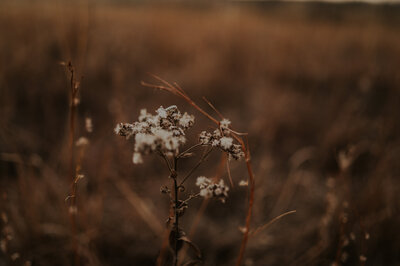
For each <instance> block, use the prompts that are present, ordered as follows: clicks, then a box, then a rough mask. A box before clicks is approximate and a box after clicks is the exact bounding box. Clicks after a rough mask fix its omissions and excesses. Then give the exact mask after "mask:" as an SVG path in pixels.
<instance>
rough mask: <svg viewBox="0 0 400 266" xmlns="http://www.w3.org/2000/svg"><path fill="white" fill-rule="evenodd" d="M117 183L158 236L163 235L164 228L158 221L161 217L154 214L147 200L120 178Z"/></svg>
mask: <svg viewBox="0 0 400 266" xmlns="http://www.w3.org/2000/svg"><path fill="white" fill-rule="evenodd" d="M115 185H116V187H117V188H118V190H119V191H120V192H121V193H122V195H124V196H125V198H126V199H127V200H128V202H129V203H130V204H131V205H132V207H133V208H135V210H136V212H137V213H138V214H139V215H140V217H141V218H142V219H143V221H145V222H146V223H147V225H148V226H149V227H150V229H151V230H152V231H153V233H154V234H155V235H156V236H160V235H162V234H163V232H164V228H163V226H162V225H161V224H160V223H159V222H158V220H159V219H158V218H157V217H156V216H155V215H154V214H153V212H152V211H151V210H150V208H149V206H148V205H147V204H146V202H145V201H144V200H142V199H141V198H140V197H139V195H137V194H136V193H135V192H134V191H133V190H132V189H130V188H129V186H128V184H127V183H126V182H125V181H123V180H119V181H118V182H116V184H115Z"/></svg>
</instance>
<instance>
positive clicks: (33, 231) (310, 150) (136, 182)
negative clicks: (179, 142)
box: [0, 1, 400, 265]
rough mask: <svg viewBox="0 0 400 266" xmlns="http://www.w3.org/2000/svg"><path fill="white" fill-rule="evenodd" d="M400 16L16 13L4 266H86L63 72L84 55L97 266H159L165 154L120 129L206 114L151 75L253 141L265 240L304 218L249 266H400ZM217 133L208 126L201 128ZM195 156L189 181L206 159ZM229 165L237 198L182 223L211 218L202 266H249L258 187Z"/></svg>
mask: <svg viewBox="0 0 400 266" xmlns="http://www.w3.org/2000/svg"><path fill="white" fill-rule="evenodd" d="M399 17H400V16H399V7H397V6H390V7H385V6H368V5H317V4H309V5H303V4H286V5H285V4H278V3H272V4H265V5H258V6H254V5H243V4H226V3H224V4H222V3H220V4H215V5H214V4H199V5H183V4H178V3H175V4H159V3H153V4H135V5H127V4H120V5H111V4H107V3H105V4H100V3H93V2H90V3H89V4H87V3H86V4H85V3H83V2H79V3H78V2H71V4H69V5H68V6H66V5H64V4H61V3H58V4H45V3H39V2H32V3H24V4H16V3H11V1H10V2H9V1H2V2H1V3H0V36H1V38H0V158H1V160H0V193H1V195H7V199H5V198H4V197H3V198H2V200H1V201H0V213H5V214H7V217H8V222H7V224H6V223H4V222H3V221H2V222H1V223H0V227H1V230H2V231H1V233H0V240H1V239H3V238H4V237H5V234H4V230H5V229H4V228H7V229H6V230H5V231H7V232H10V230H12V235H13V239H12V240H10V241H8V253H7V254H8V255H7V256H8V257H7V258H4V256H0V264H6V265H7V264H11V263H14V264H16V265H23V263H25V261H31V262H32V264H33V265H35V264H36V265H70V262H71V259H72V257H71V251H72V250H73V247H72V246H71V241H70V239H71V235H70V230H69V226H70V225H69V219H68V214H67V213H66V212H65V209H66V206H65V201H64V200H65V197H66V196H68V194H69V193H70V192H69V185H70V181H71V180H65V176H66V175H68V171H69V167H70V166H69V159H68V158H69V140H68V134H67V132H68V131H69V130H68V127H69V126H68V110H69V106H68V104H69V98H68V95H69V84H68V82H67V81H66V78H65V73H64V69H63V68H62V67H61V66H59V62H60V61H68V60H71V61H72V62H74V65H75V66H76V71H77V73H79V74H82V75H83V79H82V84H81V86H82V88H84V89H83V90H82V93H81V104H80V105H79V108H78V110H77V116H76V136H81V135H83V131H84V118H85V117H86V116H88V115H89V116H91V117H92V119H93V124H94V131H93V133H92V134H91V137H90V145H89V146H88V147H87V150H86V153H85V156H84V158H83V161H82V169H81V171H82V173H84V174H85V178H84V179H82V180H80V181H79V185H78V188H77V193H78V195H79V201H78V202H77V205H78V210H79V215H77V221H76V222H77V228H78V232H77V240H78V244H79V249H78V250H79V254H80V258H81V262H82V265H132V264H135V265H154V264H155V263H156V260H157V257H158V255H159V252H160V249H161V246H162V242H163V235H162V233H161V234H159V235H157V234H155V233H154V230H159V223H160V221H161V222H162V221H163V219H164V218H165V217H167V216H168V207H169V206H168V204H167V203H165V198H163V197H162V196H161V195H159V187H160V186H161V185H164V176H165V175H166V174H167V173H166V172H165V169H164V168H163V167H161V166H159V165H161V163H160V162H159V161H157V160H156V159H154V158H153V159H152V158H150V157H149V158H148V160H147V158H146V164H144V165H142V166H133V165H132V163H131V150H130V149H129V148H127V146H126V142H125V141H124V140H122V139H119V138H117V137H115V136H114V134H113V128H114V126H115V123H116V122H120V121H127V122H131V121H134V120H135V118H136V117H137V114H138V111H139V110H140V109H141V108H144V107H145V108H148V109H149V110H152V109H154V108H155V107H158V106H160V105H164V106H167V105H168V104H177V105H178V106H179V108H180V109H181V110H187V111H189V110H190V108H191V106H190V105H189V104H188V103H186V102H185V101H184V100H178V99H177V98H176V97H174V96H172V95H169V94H166V93H162V92H159V91H156V90H152V89H149V88H144V87H143V86H141V85H140V81H142V80H144V81H149V80H151V79H150V78H149V76H148V74H147V73H156V74H157V75H158V76H160V77H163V78H164V79H165V80H168V81H177V83H179V85H180V86H182V88H184V89H185V91H186V92H187V93H188V94H189V95H190V97H191V98H192V99H194V100H196V102H197V103H199V107H200V108H202V109H204V110H207V112H208V113H212V112H213V111H212V110H211V109H208V108H209V107H208V106H207V104H206V103H204V104H200V103H201V100H200V101H199V100H197V99H201V98H202V97H203V96H205V97H206V98H207V99H209V100H210V102H212V103H213V105H214V106H216V107H217V109H218V110H219V111H220V112H221V113H222V114H223V115H224V116H226V117H228V118H230V119H231V120H232V122H233V125H234V126H235V129H237V130H239V131H246V132H248V133H249V136H250V137H249V139H248V141H249V144H248V146H249V147H250V149H251V155H252V157H251V160H252V161H251V163H252V167H253V170H254V176H255V179H256V186H255V187H254V205H253V212H252V221H251V224H250V225H249V226H250V228H253V229H254V228H258V227H259V226H262V225H265V224H267V223H268V222H269V221H272V220H273V219H274V217H277V216H279V215H280V214H282V213H285V212H287V211H291V210H296V214H293V215H288V216H286V217H284V218H283V219H280V220H279V221H277V222H276V223H274V225H273V226H270V227H268V228H266V229H265V230H263V231H261V232H259V233H258V234H257V235H256V236H255V237H250V238H249V241H248V243H247V247H246V252H245V254H244V256H243V265H251V264H252V263H253V265H305V264H307V265H321V264H322V265H328V264H329V265H330V264H331V263H332V262H335V261H338V262H340V263H341V264H343V265H354V264H355V265H357V264H362V263H363V262H362V261H360V256H365V257H366V258H367V261H366V264H371V265H396V264H398V262H399V261H400V258H399V255H398V250H399V249H400V238H399V237H398V236H397V235H398V234H397V231H398V229H397V227H398V224H399V222H400V218H399V215H398V213H399V212H398V210H399V209H400V205H399V202H400V201H399V200H398V195H399V193H400V183H399V179H398V175H399V174H400V169H399V165H398V158H399V156H400V149H399V147H400V139H399V136H400V134H399V133H400V124H399V121H400V116H399V112H398V103H399V102H400V93H399V88H400V74H399V69H400V66H399V62H400V35H399V34H398V27H399V25H400V22H399ZM208 110H210V111H208ZM212 123H213V122H211V124H212ZM209 125H210V121H209V120H208V119H207V118H206V117H204V118H200V117H199V118H198V119H197V120H196V126H195V128H193V130H192V132H197V131H198V130H197V129H200V128H207V126H209ZM190 134H192V133H189V135H190ZM190 138H196V136H195V134H194V133H193V135H192V136H190ZM185 160H186V159H185ZM187 160H188V161H187V164H188V166H187V168H184V169H182V171H185V172H186V171H188V170H190V168H191V167H192V166H193V165H195V164H196V163H197V161H196V160H195V159H187ZM343 160H344V161H343ZM218 161H219V157H215V156H213V155H211V157H210V158H209V159H208V161H207V163H212V162H218ZM346 162H347V165H348V166H347V167H345V168H343V165H344V164H345V165H346ZM230 167H231V175H232V179H233V182H234V184H235V187H234V188H232V189H231V191H230V197H229V199H228V201H227V202H226V204H225V205H221V204H219V203H213V202H210V203H208V204H207V207H206V208H205V209H204V211H203V215H200V216H197V214H196V211H195V210H196V209H200V208H201V205H202V203H201V202H200V201H193V202H191V204H193V206H191V209H192V210H193V211H189V213H187V214H186V215H185V217H184V218H183V219H184V221H183V222H182V225H184V226H185V227H186V226H187V228H185V229H187V230H189V228H190V226H191V225H192V224H193V223H195V222H196V223H197V229H196V230H195V232H194V233H193V235H192V236H191V239H192V240H193V242H194V243H196V244H197V245H198V246H199V247H200V249H201V251H202V253H203V254H204V258H203V260H204V265H233V264H235V263H236V262H237V256H238V254H239V250H240V243H242V240H243V239H242V238H243V234H242V233H241V232H240V230H238V227H239V226H243V221H245V220H246V212H247V209H248V203H249V202H246V203H244V202H243V198H245V197H246V196H247V194H246V193H248V191H247V189H245V188H243V187H239V186H237V185H236V184H237V183H238V181H240V180H242V179H245V176H246V175H247V169H246V167H245V166H244V165H242V164H240V163H239V164H236V163H233V164H231V166H230ZM198 171H199V172H202V173H204V175H209V176H212V175H213V174H214V173H215V168H213V167H206V166H200V167H199V169H198ZM222 177H223V178H226V179H227V178H228V174H227V173H225V174H224V175H223V176H222ZM250 184H251V183H250ZM126 187H128V188H129V190H128V189H126ZM194 189H195V187H187V190H188V191H191V190H194ZM131 192H132V193H133V194H132V193H131ZM132 195H134V196H132ZM138 199H140V200H138ZM135 202H137V204H140V205H135ZM139 206H142V207H139ZM143 206H144V209H143ZM247 217H248V216H247ZM153 220H154V221H153ZM249 223H250V222H249ZM10 228H11V229H10ZM152 228H153V229H152ZM155 228H158V229H155ZM365 233H368V235H369V238H368V239H366V238H365ZM15 252H18V254H20V257H19V258H18V259H16V261H12V260H11V257H10V255H12V254H14V253H15ZM188 252H191V251H190V250H188ZM167 253H168V252H167ZM189 255H190V254H189ZM3 258H4V259H3ZM362 258H363V257H362ZM166 261H167V262H166V264H168V263H171V261H172V257H171V256H170V255H167V254H166Z"/></svg>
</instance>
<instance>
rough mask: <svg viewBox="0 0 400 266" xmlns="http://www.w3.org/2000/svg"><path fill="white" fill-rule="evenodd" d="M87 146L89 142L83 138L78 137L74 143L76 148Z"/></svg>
mask: <svg viewBox="0 0 400 266" xmlns="http://www.w3.org/2000/svg"><path fill="white" fill-rule="evenodd" d="M88 144H89V140H88V139H87V138H85V137H80V138H79V139H78V140H77V141H76V142H75V145H76V146H78V147H82V146H86V145H88Z"/></svg>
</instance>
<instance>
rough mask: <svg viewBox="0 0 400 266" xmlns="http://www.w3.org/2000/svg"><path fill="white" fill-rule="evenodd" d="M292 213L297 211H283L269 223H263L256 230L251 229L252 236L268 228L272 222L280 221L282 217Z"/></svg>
mask: <svg viewBox="0 0 400 266" xmlns="http://www.w3.org/2000/svg"><path fill="white" fill-rule="evenodd" d="M292 213H296V210H293V211H288V212H285V213H282V214H281V215H278V216H277V217H275V218H274V219H272V220H271V221H269V222H268V223H266V224H264V225H262V226H260V227H257V228H256V229H255V230H254V231H251V232H250V236H251V237H253V236H255V235H257V234H258V233H260V232H261V231H264V230H265V229H267V228H268V227H269V226H270V225H271V224H273V223H275V222H276V221H278V220H280V219H282V218H283V217H285V216H287V215H289V214H292Z"/></svg>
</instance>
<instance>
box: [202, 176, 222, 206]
mask: <svg viewBox="0 0 400 266" xmlns="http://www.w3.org/2000/svg"><path fill="white" fill-rule="evenodd" d="M196 186H198V187H199V188H200V196H202V197H204V198H212V197H215V198H218V199H220V200H221V201H222V202H223V203H225V199H226V198H227V197H228V191H229V188H228V187H226V186H225V184H224V180H222V179H221V180H219V182H218V183H214V182H212V181H211V180H210V179H208V178H207V177H205V176H199V177H198V178H197V180H196Z"/></svg>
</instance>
